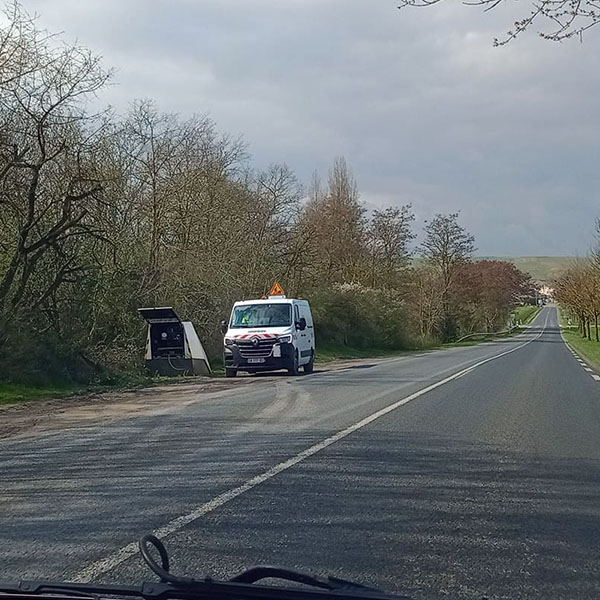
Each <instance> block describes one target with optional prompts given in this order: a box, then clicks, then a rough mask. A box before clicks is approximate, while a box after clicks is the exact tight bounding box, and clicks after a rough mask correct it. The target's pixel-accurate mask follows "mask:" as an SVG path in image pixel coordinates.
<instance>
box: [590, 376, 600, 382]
mask: <svg viewBox="0 0 600 600" xmlns="http://www.w3.org/2000/svg"><path fill="white" fill-rule="evenodd" d="M592 378H593V379H595V380H596V381H600V375H592Z"/></svg>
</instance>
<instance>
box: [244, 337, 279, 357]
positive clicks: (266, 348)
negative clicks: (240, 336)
mask: <svg viewBox="0 0 600 600" xmlns="http://www.w3.org/2000/svg"><path fill="white" fill-rule="evenodd" d="M276 343H277V340H276V339H271V340H258V344H254V343H252V340H251V339H250V340H236V344H237V347H238V348H239V350H240V354H241V356H242V358H266V357H267V356H271V352H272V350H273V346H274V345H275V344H276Z"/></svg>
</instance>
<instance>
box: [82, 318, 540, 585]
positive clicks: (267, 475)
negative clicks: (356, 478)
mask: <svg viewBox="0 0 600 600" xmlns="http://www.w3.org/2000/svg"><path fill="white" fill-rule="evenodd" d="M549 316H550V312H548V314H547V315H546V321H545V323H544V327H543V328H542V330H541V331H540V333H538V335H536V336H535V337H534V338H531V339H530V340H528V341H527V342H524V343H523V344H519V345H518V346H515V347H514V348H511V349H510V350H506V351H505V352H501V353H500V354H496V355H494V356H491V357H489V358H486V359H484V360H481V361H479V362H478V363H475V364H474V365H472V366H470V367H467V368H466V369H463V370H462V371H459V372H458V373H455V374H454V375H450V376H449V377H446V378H445V379H442V380H440V381H438V382H436V383H433V384H431V385H428V386H427V387H425V388H423V389H422V390H419V391H417V392H415V393H414V394H411V395H410V396H407V397H406V398H403V399H402V400H398V401H397V402H394V403H393V404H390V405H389V406H386V407H385V408H382V409H381V410H378V411H376V412H374V413H373V414H372V415H369V416H368V417H365V418H364V419H361V420H360V421H358V423H355V424H354V425H350V426H349V427H346V429H342V430H341V431H338V432H337V433H335V434H334V435H332V436H330V437H328V438H326V439H324V440H323V441H321V442H319V443H318V444H315V445H314V446H311V447H310V448H307V449H306V450H303V451H302V452H300V453H299V454H296V455H295V456H292V457H291V458H289V459H288V460H285V461H283V462H281V463H279V464H278V465H275V466H274V467H272V468H270V469H269V470H268V471H265V472H264V473H261V474H260V475H257V476H256V477H252V479H249V480H248V481H246V482H245V483H243V484H242V485H240V486H238V487H235V488H232V489H230V490H228V491H226V492H224V493H222V494H220V495H218V496H217V497H216V498H213V499H212V500H209V501H208V502H206V503H204V504H201V505H200V506H197V507H196V508H195V509H194V510H192V511H190V512H189V513H187V514H185V515H181V516H180V517H177V518H175V519H173V520H172V521H169V522H168V523H166V524H165V525H163V526H162V527H159V528H158V529H156V530H155V531H153V532H152V533H153V534H154V535H155V536H157V537H159V538H162V537H166V536H168V535H171V534H173V533H175V532H176V531H179V530H180V529H182V528H183V527H185V526H186V525H189V524H190V523H192V522H193V521H195V520H197V519H199V518H200V517H203V516H204V515H206V514H208V513H209V512H212V511H213V510H215V509H217V508H219V507H221V506H223V505H224V504H227V503H228V502H230V501H231V500H233V499H234V498H237V497H238V496H241V495H242V494H245V493H246V492H248V491H250V490H251V489H253V488H255V487H256V486H257V485H260V484H261V483H264V482H265V481H268V480H269V479H272V478H273V477H275V476H276V475H279V473H282V472H283V471H287V470H288V469H290V468H291V467H293V466H295V465H297V464H298V463H301V462H302V461H304V460H306V459H307V458H309V457H311V456H313V455H314V454H317V452H320V451H321V450H324V449H325V448H327V447H328V446H331V445H332V444H335V443H336V442H339V441H340V440H342V439H344V438H345V437H347V436H349V435H350V434H351V433H354V432H355V431H358V430H359V429H362V428H363V427H366V426H367V425H369V424H371V423H373V421H376V420H377V419H379V418H381V417H383V416H384V415H387V414H389V413H391V412H392V411H394V410H396V409H397V408H400V407H401V406H404V405H405V404H408V403H409V402H411V401H412V400H416V399H417V398H420V397H421V396H423V395H425V394H427V393H428V392H431V391H433V390H435V389H437V388H439V387H441V386H443V385H446V384H447V383H450V382H451V381H454V380H455V379H459V378H460V377H463V376H464V375H466V374H467V373H470V372H471V371H474V370H475V369H477V368H478V367H481V366H482V365H485V364H487V363H489V362H491V361H493V360H497V359H498V358H502V357H503V356H506V355H507V354H511V353H513V352H516V351H517V350H520V349H521V348H524V347H525V346H528V345H529V344H531V342H533V341H535V340H537V339H538V338H539V337H540V336H541V335H542V334H543V333H544V331H545V329H546V326H547V324H548V317H549ZM137 552H138V545H137V543H134V542H132V543H130V544H127V545H126V546H124V547H123V548H120V549H119V550H117V551H116V552H113V553H112V554H109V555H108V556H106V557H105V558H102V559H100V560H98V561H96V562H93V563H91V564H90V565H88V566H87V567H85V568H84V569H82V570H81V571H79V572H78V573H77V575H76V576H75V577H74V579H73V581H77V582H84V581H90V580H92V579H95V578H97V577H98V576H99V575H101V574H103V573H107V572H108V571H110V570H111V569H114V568H115V567H117V566H118V565H120V564H121V563H123V562H125V561H126V560H127V559H128V558H131V557H132V556H134V555H135V554H137Z"/></svg>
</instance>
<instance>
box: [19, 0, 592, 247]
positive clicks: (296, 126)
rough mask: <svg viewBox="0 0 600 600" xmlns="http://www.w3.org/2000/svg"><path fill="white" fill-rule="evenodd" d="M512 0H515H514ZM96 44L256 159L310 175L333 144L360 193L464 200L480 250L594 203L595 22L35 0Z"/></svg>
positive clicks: (118, 91) (296, 0) (256, 2)
mask: <svg viewBox="0 0 600 600" xmlns="http://www.w3.org/2000/svg"><path fill="white" fill-rule="evenodd" d="M517 4H518V3H517ZM27 6H29V7H31V8H33V9H34V10H36V11H37V12H39V13H40V15H41V20H42V23H44V24H46V25H47V26H48V27H49V28H50V29H52V30H64V31H65V35H66V36H68V37H69V36H70V37H74V36H77V37H78V39H79V40H80V41H81V42H82V43H85V44H87V45H89V46H91V47H92V48H94V49H95V50H96V51H98V52H99V53H101V54H102V55H104V56H105V60H106V63H107V64H108V65H111V66H114V67H116V68H117V70H118V74H117V81H118V82H119V84H118V85H117V86H115V87H113V88H111V89H110V90H108V91H107V93H106V94H105V96H104V97H103V99H104V100H105V101H106V102H111V103H113V104H115V105H116V106H117V108H119V109H122V110H124V109H126V107H127V105H128V103H129V102H130V101H131V99H133V98H134V97H152V98H155V99H156V100H157V101H158V103H159V105H160V106H161V108H163V109H164V110H168V111H176V112H181V113H182V114H189V113H192V112H198V113H202V114H204V113H208V114H210V115H211V116H212V117H213V118H214V119H215V121H216V122H217V124H218V126H219V128H220V129H221V130H223V131H227V132H231V133H233V134H239V133H243V134H244V137H245V139H246V140H247V141H248V142H249V144H250V148H251V151H252V153H253V155H254V157H255V161H256V162H257V163H258V164H259V165H265V164H267V163H269V162H272V161H285V162H287V163H288V164H289V165H290V166H292V167H293V168H294V169H295V170H296V171H297V172H298V175H299V176H300V177H301V178H302V179H304V180H307V179H308V177H309V175H310V173H311V172H312V171H313V170H314V169H318V170H320V171H321V172H322V173H324V172H326V170H327V168H328V165H329V163H330V161H331V159H332V157H333V156H335V155H340V154H343V155H345V156H346V157H347V159H348V161H349V163H350V164H351V165H352V167H353V169H354V171H355V174H356V176H357V178H358V180H359V184H360V188H361V191H362V194H363V197H364V199H365V200H366V201H368V202H369V203H371V204H378V205H383V204H393V203H405V202H412V204H413V206H414V209H415V212H416V213H417V216H418V218H419V223H422V221H423V220H424V219H426V218H428V217H429V216H431V215H432V214H433V213H435V212H437V211H457V210H460V211H461V215H462V217H461V218H462V221H463V222H464V224H465V225H466V226H467V227H469V228H470V229H471V230H472V232H473V233H474V234H475V235H476V237H477V244H478V246H479V248H480V251H481V252H482V253H483V254H503V255H505V254H523V253H527V254H570V253H573V252H579V253H583V252H585V250H586V249H587V246H588V244H589V243H590V242H591V235H592V225H593V220H594V218H595V217H596V216H597V215H600V203H599V202H598V194H597V191H596V190H598V189H599V185H598V184H599V183H600V181H599V179H600V175H599V174H598V168H597V164H598V158H599V144H598V139H597V138H598V136H597V131H598V128H599V125H600V111H598V110H597V98H598V97H599V92H600V85H599V81H598V76H597V66H596V62H597V56H598V51H599V49H600V32H599V33H598V34H597V35H596V37H594V35H590V36H588V38H587V40H586V42H585V43H584V44H578V43H565V44H561V45H552V44H549V43H547V42H543V41H541V40H538V39H537V38H536V37H535V36H534V34H533V33H532V34H531V35H529V36H528V37H523V38H521V39H519V40H517V42H516V43H513V44H511V45H509V46H507V47H503V48H499V49H498V48H493V47H492V45H491V40H492V38H493V37H494V36H495V35H498V34H501V33H502V32H503V31H504V30H505V29H506V26H507V24H509V23H511V22H512V21H514V18H516V17H518V16H519V14H520V13H518V12H516V13H515V12H514V11H519V10H522V9H523V8H524V7H523V6H516V5H515V6H513V5H512V4H511V5H502V6H501V7H499V10H497V11H494V12H491V13H485V14H484V13H482V12H481V11H479V10H478V9H469V8H466V7H463V6H456V5H454V4H451V3H450V2H447V3H445V4H444V3H442V4H440V5H439V6H437V7H435V8H432V9H429V10H426V11H400V12H399V11H397V10H396V8H395V6H396V3H394V2H392V1H387V0H380V1H378V2H369V1H367V0H285V1H282V0H211V1H198V0H194V1H192V0H179V1H173V0H169V1H167V0H162V1H154V2H148V1H147V0H128V1H126V2H124V1H122V0H119V1H118V0H86V2H79V1H77V2H76V1H75V0H53V1H52V2H48V1H47V0H46V1H43V0H35V1H34V0H31V1H30V2H28V3H27Z"/></svg>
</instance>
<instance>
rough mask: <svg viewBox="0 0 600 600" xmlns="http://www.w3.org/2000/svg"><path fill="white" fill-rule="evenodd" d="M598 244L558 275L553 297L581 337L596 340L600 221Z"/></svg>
mask: <svg viewBox="0 0 600 600" xmlns="http://www.w3.org/2000/svg"><path fill="white" fill-rule="evenodd" d="M597 230H598V244H597V245H596V247H595V248H593V249H592V251H591V252H590V255H589V256H588V257H587V258H579V259H576V260H574V261H573V264H572V265H571V266H570V267H569V268H568V269H567V270H566V271H565V272H564V273H563V274H562V275H561V276H560V277H559V278H558V280H557V281H556V282H555V285H554V297H555V299H556V300H557V302H559V303H560V304H561V306H562V307H563V309H564V310H565V312H566V314H567V318H569V319H572V320H573V321H574V322H575V323H576V324H577V326H578V328H579V331H580V333H581V335H582V337H584V338H588V339H590V340H592V339H593V340H595V341H597V342H598V341H600V222H599V223H598V225H597Z"/></svg>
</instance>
